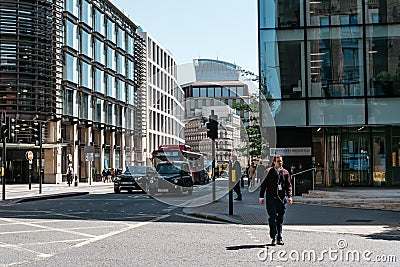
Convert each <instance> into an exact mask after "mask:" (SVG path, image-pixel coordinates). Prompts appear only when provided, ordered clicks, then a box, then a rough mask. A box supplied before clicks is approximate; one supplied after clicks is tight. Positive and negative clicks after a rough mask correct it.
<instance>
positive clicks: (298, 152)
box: [270, 147, 311, 156]
mask: <svg viewBox="0 0 400 267" xmlns="http://www.w3.org/2000/svg"><path fill="white" fill-rule="evenodd" d="M270 155H271V156H273V155H280V156H311V147H286V148H283V147H276V148H270Z"/></svg>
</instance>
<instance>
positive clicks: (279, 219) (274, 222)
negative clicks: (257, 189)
mask: <svg viewBox="0 0 400 267" xmlns="http://www.w3.org/2000/svg"><path fill="white" fill-rule="evenodd" d="M266 205H267V213H268V216H269V219H268V223H269V236H270V237H271V239H277V240H282V224H283V216H284V215H285V209H286V207H285V204H283V203H282V201H281V200H280V199H278V198H273V199H268V200H267V201H266Z"/></svg>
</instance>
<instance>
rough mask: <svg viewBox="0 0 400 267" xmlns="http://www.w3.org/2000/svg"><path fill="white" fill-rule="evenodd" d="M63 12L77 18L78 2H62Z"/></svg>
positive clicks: (76, 0)
mask: <svg viewBox="0 0 400 267" xmlns="http://www.w3.org/2000/svg"><path fill="white" fill-rule="evenodd" d="M64 5H65V10H66V11H68V12H69V13H71V14H72V15H74V16H75V17H77V18H78V17H79V1H78V0H68V1H64Z"/></svg>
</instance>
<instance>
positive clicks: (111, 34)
mask: <svg viewBox="0 0 400 267" xmlns="http://www.w3.org/2000/svg"><path fill="white" fill-rule="evenodd" d="M107 39H108V40H110V41H111V42H113V43H114V44H115V43H117V42H116V40H117V35H116V33H115V23H114V22H112V21H111V20H109V19H107Z"/></svg>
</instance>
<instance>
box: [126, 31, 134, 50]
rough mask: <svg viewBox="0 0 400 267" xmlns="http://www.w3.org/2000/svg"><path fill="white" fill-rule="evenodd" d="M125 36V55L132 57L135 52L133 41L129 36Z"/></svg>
mask: <svg viewBox="0 0 400 267" xmlns="http://www.w3.org/2000/svg"><path fill="white" fill-rule="evenodd" d="M126 35H127V44H126V53H127V54H129V55H133V53H134V50H135V44H134V39H133V37H132V36H130V35H129V34H126Z"/></svg>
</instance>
